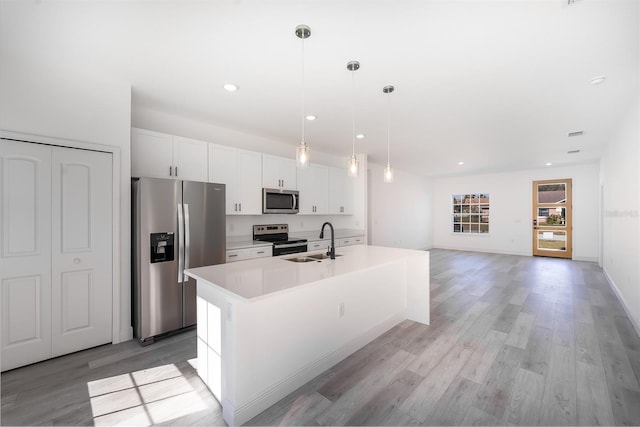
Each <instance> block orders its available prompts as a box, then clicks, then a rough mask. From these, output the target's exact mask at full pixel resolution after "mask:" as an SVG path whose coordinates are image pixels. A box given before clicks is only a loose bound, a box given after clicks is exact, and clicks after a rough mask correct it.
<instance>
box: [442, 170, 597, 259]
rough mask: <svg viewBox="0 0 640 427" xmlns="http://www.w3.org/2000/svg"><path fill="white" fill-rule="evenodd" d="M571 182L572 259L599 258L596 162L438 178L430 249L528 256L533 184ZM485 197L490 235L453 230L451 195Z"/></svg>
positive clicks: (530, 250) (530, 246)
mask: <svg viewBox="0 0 640 427" xmlns="http://www.w3.org/2000/svg"><path fill="white" fill-rule="evenodd" d="M560 178H571V179H572V180H573V259H576V260H583V261H597V260H598V224H599V222H598V221H599V202H598V200H599V196H598V194H599V193H598V180H599V167H598V165H597V164H592V165H580V166H565V167H549V168H545V169H531V170H523V171H517V172H508V173H496V174H487V175H475V176H462V177H450V178H440V179H437V180H436V182H435V196H434V197H435V200H434V214H433V216H434V222H433V227H434V246H435V247H438V248H445V249H459V250H468V251H480V252H493V253H505V254H514V255H531V254H532V200H531V198H532V195H531V192H532V184H531V183H532V181H535V180H544V179H560ZM465 193H489V194H490V197H491V202H490V203H491V205H490V209H491V212H490V219H489V234H487V235H485V234H478V235H470V234H458V233H455V234H454V233H453V232H452V225H451V196H452V195H453V194H465Z"/></svg>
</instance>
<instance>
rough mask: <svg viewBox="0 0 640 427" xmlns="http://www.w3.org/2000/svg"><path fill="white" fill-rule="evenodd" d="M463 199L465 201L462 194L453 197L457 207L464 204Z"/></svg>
mask: <svg viewBox="0 0 640 427" xmlns="http://www.w3.org/2000/svg"><path fill="white" fill-rule="evenodd" d="M462 199H464V196H463V195H462V194H456V195H455V196H453V203H455V204H457V205H459V204H462Z"/></svg>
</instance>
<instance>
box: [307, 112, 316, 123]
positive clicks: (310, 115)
mask: <svg viewBox="0 0 640 427" xmlns="http://www.w3.org/2000/svg"><path fill="white" fill-rule="evenodd" d="M304 118H305V119H307V120H309V121H310V122H311V121H314V120H315V119H317V117H316V116H314V115H313V114H309V115H308V116H305V117H304Z"/></svg>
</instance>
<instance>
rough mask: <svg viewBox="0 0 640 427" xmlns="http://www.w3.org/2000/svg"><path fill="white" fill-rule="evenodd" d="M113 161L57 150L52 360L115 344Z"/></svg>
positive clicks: (104, 155) (97, 155)
mask: <svg viewBox="0 0 640 427" xmlns="http://www.w3.org/2000/svg"><path fill="white" fill-rule="evenodd" d="M111 157H112V156H111V154H107V153H98V152H91V151H84V150H73V149H68V148H58V147H56V148H54V149H53V156H52V169H53V175H52V186H53V191H52V194H53V199H52V209H51V212H52V223H53V230H52V241H53V245H52V247H53V254H52V259H53V270H52V271H53V274H52V294H53V299H52V321H51V324H52V336H53V340H52V353H53V356H58V355H61V354H66V353H70V352H73V351H77V350H80V349H84V348H89V347H93V346H96V345H100V344H105V343H108V342H111V323H112V319H111V313H112V311H111V308H112V247H111V241H112V189H111V187H112V181H111V170H112V166H111Z"/></svg>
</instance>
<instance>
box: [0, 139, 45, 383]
mask: <svg viewBox="0 0 640 427" xmlns="http://www.w3.org/2000/svg"><path fill="white" fill-rule="evenodd" d="M0 194H1V198H2V203H1V206H2V208H1V211H0V233H1V234H0V236H1V241H2V242H1V245H0V319H1V321H2V342H1V344H0V346H1V350H2V368H1V369H2V370H3V371H5V370H7V369H12V368H16V367H18V366H22V365H26V364H29V363H33V362H37V361H39V360H42V359H46V358H48V357H50V354H51V148H50V147H48V146H45V145H37V144H27V143H22V142H14V141H2V143H1V144H0Z"/></svg>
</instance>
